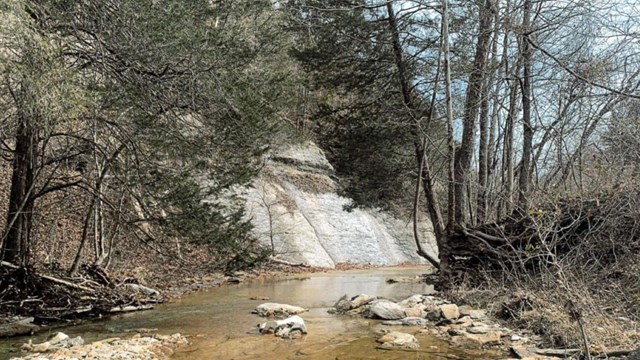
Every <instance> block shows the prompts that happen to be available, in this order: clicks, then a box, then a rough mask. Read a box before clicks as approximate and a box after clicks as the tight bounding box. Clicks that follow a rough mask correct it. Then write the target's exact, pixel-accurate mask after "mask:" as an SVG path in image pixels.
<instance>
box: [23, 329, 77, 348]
mask: <svg viewBox="0 0 640 360" xmlns="http://www.w3.org/2000/svg"><path fill="white" fill-rule="evenodd" d="M83 344H84V340H83V339H82V338H81V337H80V336H78V337H75V338H70V337H69V335H67V334H65V333H63V332H58V333H56V334H55V335H54V336H52V337H51V338H49V340H47V341H45V342H42V343H40V344H33V343H31V340H29V342H28V343H26V344H23V345H22V347H21V350H23V351H28V352H34V353H43V352H49V351H52V350H56V349H64V348H70V347H73V346H80V345H83Z"/></svg>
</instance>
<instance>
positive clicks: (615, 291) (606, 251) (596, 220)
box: [449, 185, 640, 348]
mask: <svg viewBox="0 0 640 360" xmlns="http://www.w3.org/2000/svg"><path fill="white" fill-rule="evenodd" d="M639 229H640V187H638V186H635V185H633V186H629V187H628V188H625V189H620V188H618V189H616V190H615V191H599V192H597V193H592V194H589V195H588V196H587V195H586V194H583V196H581V197H575V198H570V199H567V198H551V197H548V198H545V199H542V200H540V201H539V202H538V203H537V206H534V207H532V210H531V211H529V212H528V213H527V214H514V215H513V216H512V217H510V218H508V219H504V220H503V221H500V222H498V223H495V224H485V225H482V226H479V227H477V228H474V229H465V230H464V231H461V233H460V234H457V238H456V239H455V241H456V243H455V245H454V249H458V250H460V254H459V255H462V256H459V257H458V258H456V260H455V261H454V267H455V269H456V271H455V273H456V275H457V281H456V284H457V285H456V286H455V288H453V289H452V290H450V291H449V296H450V297H451V298H452V300H454V301H456V302H459V303H468V304H471V305H475V306H481V307H486V308H488V309H490V310H492V311H493V313H494V314H495V315H496V316H497V317H498V318H501V319H503V320H504V321H505V322H507V323H508V324H509V325H510V326H513V327H518V328H521V329H526V330H528V331H530V332H531V333H532V334H535V335H539V336H540V337H541V338H542V340H543V341H544V342H545V343H546V345H548V346H554V347H561V348H580V347H581V346H582V345H583V339H582V335H581V331H580V327H579V323H578V320H579V321H580V322H582V324H583V325H584V328H585V333H586V337H587V340H588V343H589V344H590V346H592V347H596V348H598V347H602V348H615V347H625V346H630V347H634V346H637V344H638V343H640V326H639V322H640V232H639ZM464 241H466V242H467V244H465V243H464Z"/></svg>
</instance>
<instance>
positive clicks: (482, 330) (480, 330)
mask: <svg viewBox="0 0 640 360" xmlns="http://www.w3.org/2000/svg"><path fill="white" fill-rule="evenodd" d="M489 331H491V329H489V327H488V326H486V325H477V326H476V325H474V326H471V327H469V328H467V332H468V333H469V334H486V333H488V332H489Z"/></svg>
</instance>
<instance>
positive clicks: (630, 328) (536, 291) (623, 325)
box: [448, 281, 640, 351]
mask: <svg viewBox="0 0 640 360" xmlns="http://www.w3.org/2000/svg"><path fill="white" fill-rule="evenodd" d="M448 297H450V298H451V299H452V300H454V301H455V302H456V303H458V304H469V305H472V306H474V307H477V308H486V309H488V310H489V312H490V313H492V314H493V315H494V316H495V317H496V318H498V319H500V320H501V321H503V322H504V324H505V325H506V326H508V327H510V328H516V329H520V330H523V331H524V332H528V333H530V334H532V335H538V336H540V337H541V338H542V340H543V345H544V346H548V347H554V348H579V347H581V344H582V338H581V335H580V328H579V325H578V323H577V321H576V320H575V319H574V318H573V317H572V316H571V315H570V313H569V312H568V311H567V307H566V305H567V303H568V301H569V300H571V301H572V302H573V303H574V304H575V306H576V307H577V308H578V309H579V311H580V313H581V315H582V321H583V323H584V326H585V331H586V334H587V337H588V340H589V344H590V345H591V346H592V347H593V348H595V349H597V350H599V351H603V350H607V349H614V348H621V347H622V348H633V347H634V346H637V344H638V343H639V342H640V324H639V323H638V322H637V321H634V320H633V319H631V318H629V314H626V313H625V312H624V310H623V309H624V304H623V303H624V302H623V301H621V299H616V298H611V297H599V294H597V293H596V294H594V293H593V292H592V291H590V290H589V289H588V288H586V287H581V286H572V287H570V288H567V287H566V286H564V285H560V284H558V286H556V287H552V286H547V285H546V284H544V282H543V281H531V282H529V283H524V282H522V283H520V284H515V283H510V284H506V283H505V282H498V281H491V282H484V283H483V284H482V285H475V286H473V285H471V283H470V282H463V283H461V284H460V286H458V287H456V288H455V289H453V290H451V291H450V292H449V294H448ZM625 315H626V316H625Z"/></svg>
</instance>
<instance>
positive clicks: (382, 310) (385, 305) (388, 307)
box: [369, 299, 406, 320]
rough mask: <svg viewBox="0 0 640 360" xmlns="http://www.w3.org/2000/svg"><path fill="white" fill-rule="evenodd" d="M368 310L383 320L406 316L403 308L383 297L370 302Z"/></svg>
mask: <svg viewBox="0 0 640 360" xmlns="http://www.w3.org/2000/svg"><path fill="white" fill-rule="evenodd" d="M369 311H371V314H373V315H375V316H376V317H378V318H380V319H383V320H399V319H403V318H404V317H406V314H405V312H404V309H403V308H402V307H401V306H400V305H398V304H396V303H394V302H393V301H389V300H383V299H381V300H375V301H373V302H371V306H370V308H369Z"/></svg>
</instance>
